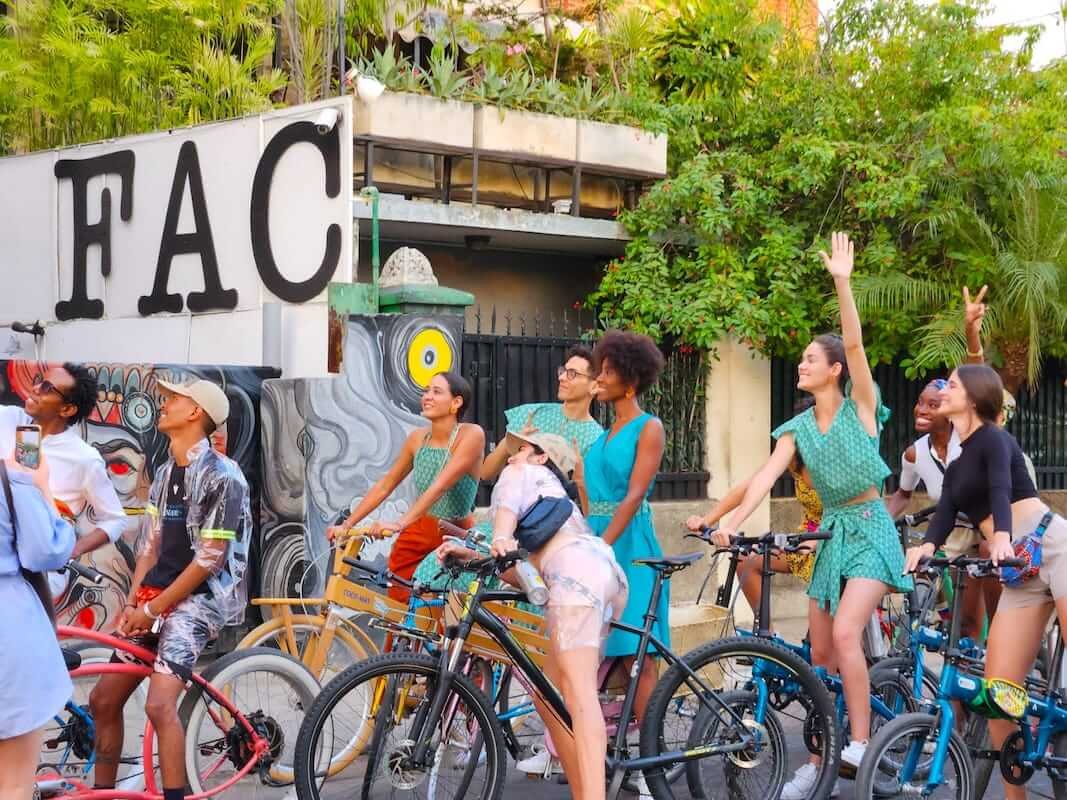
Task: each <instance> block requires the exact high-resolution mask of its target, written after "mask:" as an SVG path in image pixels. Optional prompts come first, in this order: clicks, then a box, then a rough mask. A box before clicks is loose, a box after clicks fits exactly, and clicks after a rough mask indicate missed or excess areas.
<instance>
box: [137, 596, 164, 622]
mask: <svg viewBox="0 0 1067 800" xmlns="http://www.w3.org/2000/svg"><path fill="white" fill-rule="evenodd" d="M150 602H152V601H151V600H149V601H148V602H146V603H145V604H144V605H143V606H141V610H142V611H144V615H145V616H146V617H148V618H149V619H159V618H160V617H161V616H163V615H162V614H153V613H152V609H151V608H149V607H148V603H150Z"/></svg>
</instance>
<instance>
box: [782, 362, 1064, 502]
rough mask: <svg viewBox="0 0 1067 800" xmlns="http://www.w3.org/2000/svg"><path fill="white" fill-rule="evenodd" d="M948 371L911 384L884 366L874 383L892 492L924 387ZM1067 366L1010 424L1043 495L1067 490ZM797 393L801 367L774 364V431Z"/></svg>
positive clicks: (1044, 382)
mask: <svg viewBox="0 0 1067 800" xmlns="http://www.w3.org/2000/svg"><path fill="white" fill-rule="evenodd" d="M947 375H948V370H945V371H943V372H941V373H936V374H930V375H928V376H927V377H925V378H921V379H918V380H911V379H909V378H908V377H907V376H906V375H905V374H904V370H903V369H902V368H900V367H897V366H895V365H885V364H882V365H879V366H878V367H875V369H874V378H875V380H876V381H877V382H878V386H879V388H880V389H881V391H882V402H883V403H885V405H886V406H888V407H889V408H890V409H891V411H892V416H891V417H890V418H889V422H888V423H887V424H886V427H885V429H884V430H883V432H882V443H881V444H882V447H881V449H882V457H883V458H884V459H885V460H886V463H887V464H888V465H889V468H890V469H891V470H893V475H892V476H891V477H890V478H889V479H888V481H887V482H886V491H894V490H895V489H896V486H897V481H898V479H899V476H900V456H901V454H902V453H903V452H904V451H905V450H906V449H907V448H908V446H909V445H910V444H911V443H912V442H914V441H915V439H916V433H915V427H914V416H913V411H912V409H914V407H915V402H916V400H918V398H919V394H920V393H921V392H922V390H923V387H925V386H926V384H927V383H929V381H930V380H931V379H933V378H935V377H945V376H947ZM1065 378H1067V364H1065V363H1064V362H1060V361H1048V362H1046V363H1045V367H1044V371H1043V373H1042V377H1041V381H1040V383H1039V385H1038V387H1037V388H1036V389H1035V390H1034V391H1033V392H1030V391H1029V390H1027V389H1021V390H1020V391H1019V393H1018V395H1017V397H1016V401H1017V403H1018V411H1017V413H1016V414H1015V417H1014V419H1012V421H1011V422H1010V423H1009V424H1008V430H1009V431H1010V432H1011V433H1012V435H1014V436H1015V438H1016V439H1017V440H1018V442H1019V445H1020V446H1021V447H1022V449H1023V452H1024V453H1026V454H1027V455H1028V456H1030V458H1031V460H1033V462H1034V467H1035V469H1036V471H1037V488H1038V489H1040V490H1056V489H1067V419H1065V413H1067V387H1064V380H1065ZM797 394H798V391H797V389H796V364H795V362H794V361H792V360H786V359H781V358H775V359H773V360H772V361H771V429H772V430H773V429H774V428H776V427H777V426H778V425H780V424H781V423H782V422H784V421H785V420H787V419H789V417H790V416H792V413H793V412H792V409H793V401H794V398H795V397H796V395H797ZM793 494H794V491H793V480H792V478H790V477H789V476H788V475H786V476H785V477H784V478H782V479H780V480H779V481H778V482H777V483H776V484H775V486H774V489H773V491H772V492H771V496H772V497H792V496H793Z"/></svg>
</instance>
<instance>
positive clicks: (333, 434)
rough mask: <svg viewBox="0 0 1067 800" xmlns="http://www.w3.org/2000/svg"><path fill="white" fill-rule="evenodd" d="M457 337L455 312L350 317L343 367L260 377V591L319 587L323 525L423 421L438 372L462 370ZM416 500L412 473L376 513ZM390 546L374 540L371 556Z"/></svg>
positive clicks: (397, 510)
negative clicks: (426, 395) (300, 375)
mask: <svg viewBox="0 0 1067 800" xmlns="http://www.w3.org/2000/svg"><path fill="white" fill-rule="evenodd" d="M461 336H462V317H458V316H457V317H445V316H433V317H431V316H426V315H420V314H403V315H398V314H390V315H376V316H353V317H350V318H349V320H348V322H347V326H346V329H345V341H344V358H343V361H342V364H343V372H342V373H341V374H340V375H338V376H336V377H331V378H313V379H295V380H288V379H282V380H272V381H267V382H266V383H264V386H263V409H262V414H263V433H262V435H263V451H264V454H265V457H266V458H267V459H268V463H270V464H271V466H272V468H271V469H270V470H269V471H268V474H266V475H265V479H264V483H263V501H262V504H261V511H260V513H261V526H262V530H263V537H264V542H265V545H264V548H265V550H264V557H263V574H264V583H263V592H264V594H269V593H274V594H276V595H286V596H290V597H295V596H299V595H300V593H301V592H303V593H304V596H307V595H309V594H310V593H313V592H315V591H316V590H317V589H319V588H321V585H322V579H323V577H324V571H323V569H322V567H323V566H324V565H325V564H326V562H327V560H328V547H327V543H326V528H327V527H328V526H329V525H330V524H332V523H333V521H334V520H335V519H336V518H337V516H338V514H339V513H341V512H342V511H347V510H348V509H350V508H351V507H352V506H353V505H354V504H355V503H356V502H358V501H359V500H361V499H362V498H363V497H364V496H365V495H366V494H367V491H368V490H369V489H370V488H371V487H372V486H373V485H374V484H375V482H377V481H378V480H379V479H380V478H381V477H382V476H383V475H384V474H385V473H386V471H387V470H388V469H389V467H390V466H391V465H392V463H393V460H394V459H395V458H396V456H397V454H398V453H399V452H400V448H401V446H402V445H403V442H404V439H405V438H406V437H407V436H408V434H409V433H410V432H411V431H412V430H413V429H414V428H416V427H420V426H422V425H423V424H424V422H423V420H422V417H421V416H420V413H419V411H420V399H421V395H422V392H423V389H424V388H425V387H426V386H427V385H428V384H429V381H430V378H432V377H433V376H434V375H435V374H437V373H438V372H442V371H447V370H449V369H452V368H453V367H456V368H457V369H458V366H459V358H460V356H459V354H460V337H461ZM414 499H415V490H414V484H413V482H412V481H411V480H410V478H409V479H408V480H405V481H404V482H403V483H402V484H401V485H400V486H399V487H398V488H397V490H396V491H395V492H394V493H393V495H392V497H390V498H389V499H388V500H387V501H386V502H385V503H383V504H382V506H381V507H380V508H379V509H378V511H377V512H376V513H375V514H374V515H373V517H374V518H375V519H377V518H381V519H395V518H396V517H398V516H400V515H401V514H403V513H404V512H405V511H406V510H407V509H408V507H409V506H410V504H411V503H412V502H413V500H414ZM389 546H390V545H389V542H388V541H386V542H383V543H381V544H376V545H374V550H372V551H371V552H369V553H368V554H367V555H368V557H374V556H375V555H384V554H385V553H387V552H388V548H389ZM309 565H310V566H311V569H309V568H308V567H309Z"/></svg>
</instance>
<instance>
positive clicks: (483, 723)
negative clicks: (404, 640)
mask: <svg viewBox="0 0 1067 800" xmlns="http://www.w3.org/2000/svg"><path fill="white" fill-rule="evenodd" d="M400 675H413V676H418V677H421V678H423V679H425V680H426V681H427V684H426V687H427V688H426V696H427V697H429V696H431V693H432V687H433V685H434V683H435V682H436V678H437V676H439V675H440V668H439V665H438V661H437V659H435V658H432V657H430V656H428V655H424V654H420V653H384V654H382V655H377V656H372V657H371V658H369V659H367V660H366V661H364V662H362V663H360V664H354V665H352V666H351V667H349V668H348V669H346V670H345V671H344V672H342V673H341V674H340V675H338V676H337V677H336V678H334V679H333V680H332V681H330V683H329V684H328V685H327V686H326V688H324V689H323V690H322V692H321V693H320V694H319V696H318V698H316V700H315V702H314V704H313V705H312V707H311V709H310V710H309V711H308V712H307V714H306V715H305V717H304V723H303V725H301V727H300V735H299V737H298V739H297V744H296V790H297V795H298V796H299V797H300V798H302V800H319V798H320V797H321V794H320V789H321V787H320V786H319V784H318V778H319V777H321V776H319V775H317V774H316V748H317V746H318V743H319V738H320V736H321V735H322V732H323V730H324V728H326V727H327V725H328V723H329V720H330V715H331V712H332V711H333V710H334V708H335V707H336V706H337V705H338V704H339V703H340V702H341V701H342V700H343V699H344V698H345V696H346V695H347V694H348V693H349V692H352V691H354V690H356V689H358V688H359V687H360V686H361V684H364V683H366V682H368V681H372V680H375V679H378V678H382V677H386V678H389V677H390V676H391V677H392V680H394V681H396V680H397V679H398V676H400ZM453 691H454V692H456V693H457V694H458V695H459V696H460V700H461V701H462V702H463V704H464V705H465V707H466V709H467V711H468V712H469V713H471V714H473V715H474V717H475V718H476V719H477V722H478V725H479V727H480V728H481V730H482V732H483V739H482V741H483V746H484V749H485V753H486V758H485V762H484V763H485V766H486V769H487V777H486V780H485V784H484V789H483V791H482V792H481V793H480V794H479V795H477V796H478V797H480V798H481V800H499V798H500V797H501V796H502V794H503V788H504V777H505V769H506V760H505V759H506V757H505V755H504V752H505V751H504V737H503V734H502V733H501V730H500V724H499V722H498V721H497V719H496V714H495V713H494V711H493V708H492V706H491V704H490V701H489V699H488V698H487V697H486V696H485V694H484V693H483V692H482V691H481V690H480V689H478V687H476V686H475V685H474V684H473V683H472V682H471V681H470V680H469V679H468V678H467V677H466V676H464V675H455V676H454V682H453ZM378 727H379V726H377V725H376V726H375V728H376V730H375V735H376V736H377V735H378V730H377V729H378ZM489 734H491V735H489ZM368 753H369V748H368ZM395 793H398V792H395Z"/></svg>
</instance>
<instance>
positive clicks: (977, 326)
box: [963, 286, 989, 364]
mask: <svg viewBox="0 0 1067 800" xmlns="http://www.w3.org/2000/svg"><path fill="white" fill-rule="evenodd" d="M988 288H989V287H988V286H983V287H982V288H981V289H979V290H978V294H977V295H976V296H975V298H974V300H971V291H970V289H968V288H967V287H966V286H964V287H963V330H964V333H965V334H966V336H967V361H966V363H968V364H984V363H985V351H984V350H983V349H982V319H983V317H985V312H986V304H985V303H983V302H982V300H984V299H985V293H986V289H988Z"/></svg>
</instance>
